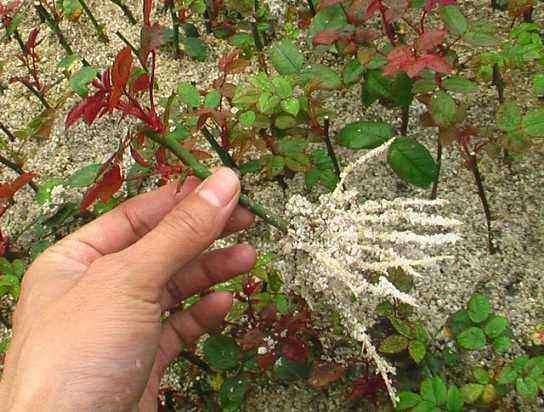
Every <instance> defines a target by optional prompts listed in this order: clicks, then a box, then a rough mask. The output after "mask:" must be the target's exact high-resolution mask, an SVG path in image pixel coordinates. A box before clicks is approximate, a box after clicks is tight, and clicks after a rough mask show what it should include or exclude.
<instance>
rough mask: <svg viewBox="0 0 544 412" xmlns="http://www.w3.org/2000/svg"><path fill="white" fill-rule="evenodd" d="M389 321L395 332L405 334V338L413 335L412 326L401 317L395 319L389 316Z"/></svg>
mask: <svg viewBox="0 0 544 412" xmlns="http://www.w3.org/2000/svg"><path fill="white" fill-rule="evenodd" d="M389 322H391V325H392V326H393V328H394V329H395V330H396V331H397V333H399V334H401V335H403V336H406V337H407V338H413V337H414V332H413V331H412V327H411V326H410V325H409V324H408V323H407V322H405V321H403V320H402V319H397V318H395V317H390V318H389Z"/></svg>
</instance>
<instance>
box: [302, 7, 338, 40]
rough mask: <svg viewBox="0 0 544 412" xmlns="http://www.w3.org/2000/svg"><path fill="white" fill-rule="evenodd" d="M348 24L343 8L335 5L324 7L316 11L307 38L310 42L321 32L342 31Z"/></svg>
mask: <svg viewBox="0 0 544 412" xmlns="http://www.w3.org/2000/svg"><path fill="white" fill-rule="evenodd" d="M347 24H348V21H347V18H346V14H345V13H344V10H343V7H342V6H341V5H339V4H335V5H334V6H331V7H325V8H323V9H322V10H320V11H318V12H317V14H316V15H315V16H314V17H313V19H312V24H311V25H310V27H309V28H308V38H309V39H310V41H311V40H312V39H313V37H314V36H315V35H316V34H317V33H320V32H322V31H323V30H328V29H331V30H333V29H342V28H345V26H346V25H347Z"/></svg>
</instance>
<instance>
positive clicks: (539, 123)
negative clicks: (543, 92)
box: [522, 109, 544, 137]
mask: <svg viewBox="0 0 544 412" xmlns="http://www.w3.org/2000/svg"><path fill="white" fill-rule="evenodd" d="M522 125H523V131H524V132H525V133H527V134H528V135H529V136H532V137H544V109H536V110H532V111H530V112H529V113H527V114H526V115H525V116H523V121H522Z"/></svg>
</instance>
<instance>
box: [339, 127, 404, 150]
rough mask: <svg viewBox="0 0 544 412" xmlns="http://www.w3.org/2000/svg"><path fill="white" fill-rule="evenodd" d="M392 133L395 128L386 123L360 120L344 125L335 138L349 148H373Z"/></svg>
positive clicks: (387, 138)
mask: <svg viewBox="0 0 544 412" xmlns="http://www.w3.org/2000/svg"><path fill="white" fill-rule="evenodd" d="M394 135H395V130H394V129H393V127H392V126H391V125H389V124H387V123H383V122H367V121H360V122H354V123H350V124H348V125H346V126H344V128H343V129H342V130H340V132H339V133H338V136H337V137H336V139H337V141H338V144H340V145H342V146H345V147H348V148H350V149H374V148H376V147H378V146H381V145H382V144H384V143H385V142H386V141H387V140H389V139H390V138H391V137H393V136H394Z"/></svg>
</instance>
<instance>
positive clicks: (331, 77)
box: [301, 64, 342, 90]
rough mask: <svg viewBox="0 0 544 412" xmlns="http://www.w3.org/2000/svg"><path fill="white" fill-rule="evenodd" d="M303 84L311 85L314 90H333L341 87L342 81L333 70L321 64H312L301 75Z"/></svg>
mask: <svg viewBox="0 0 544 412" xmlns="http://www.w3.org/2000/svg"><path fill="white" fill-rule="evenodd" d="M301 79H302V81H303V83H304V84H311V85H312V87H313V88H315V89H321V90H335V89H340V88H341V87H342V79H341V78H340V76H339V75H338V73H336V72H335V71H334V70H333V69H331V68H330V67H327V66H325V65H323V64H312V65H311V66H309V67H307V68H305V69H304V70H303V71H302V73H301Z"/></svg>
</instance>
